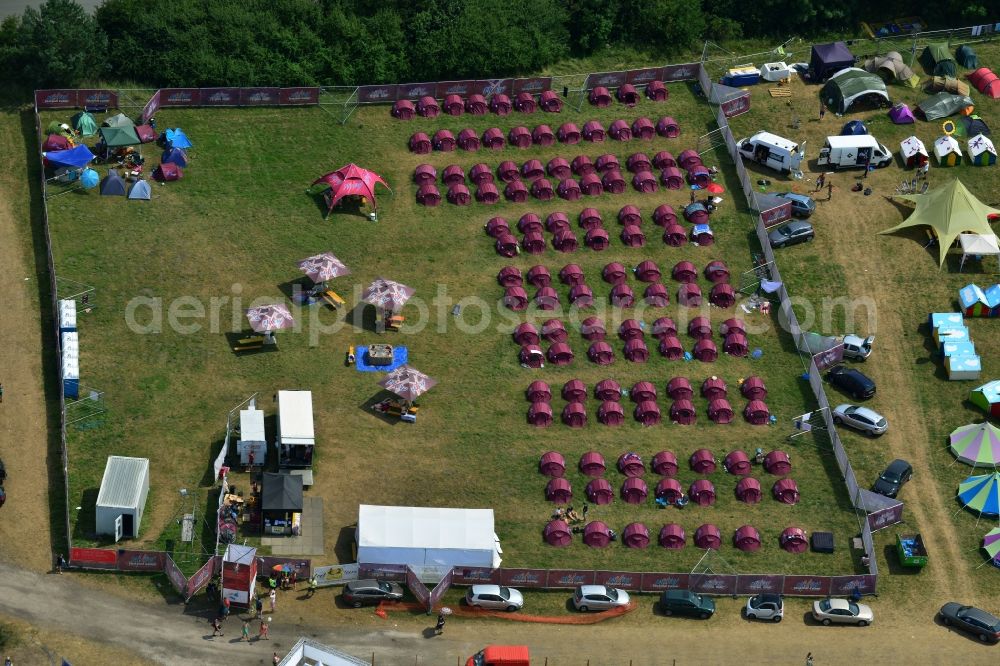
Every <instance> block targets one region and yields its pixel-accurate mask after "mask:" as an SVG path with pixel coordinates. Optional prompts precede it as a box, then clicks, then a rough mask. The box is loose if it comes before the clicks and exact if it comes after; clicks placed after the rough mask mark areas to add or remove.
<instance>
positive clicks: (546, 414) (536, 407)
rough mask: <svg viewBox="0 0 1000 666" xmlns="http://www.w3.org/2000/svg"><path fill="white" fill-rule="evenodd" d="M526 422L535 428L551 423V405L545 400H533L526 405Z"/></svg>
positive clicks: (544, 426)
mask: <svg viewBox="0 0 1000 666" xmlns="http://www.w3.org/2000/svg"><path fill="white" fill-rule="evenodd" d="M528 423H529V424H531V425H533V426H535V427H536V428H548V427H549V426H550V425H552V406H551V405H549V403H547V402H533V403H531V405H530V406H529V407H528Z"/></svg>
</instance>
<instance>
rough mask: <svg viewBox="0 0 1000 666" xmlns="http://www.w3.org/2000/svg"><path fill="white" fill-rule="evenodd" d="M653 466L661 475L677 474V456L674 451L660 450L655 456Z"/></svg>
mask: <svg viewBox="0 0 1000 666" xmlns="http://www.w3.org/2000/svg"><path fill="white" fill-rule="evenodd" d="M652 468H653V471H654V472H655V473H657V474H659V475H660V476H670V477H673V476H677V456H675V455H674V452H673V451H660V452H659V453H657V454H656V455H655V456H653V464H652ZM657 497H659V494H657Z"/></svg>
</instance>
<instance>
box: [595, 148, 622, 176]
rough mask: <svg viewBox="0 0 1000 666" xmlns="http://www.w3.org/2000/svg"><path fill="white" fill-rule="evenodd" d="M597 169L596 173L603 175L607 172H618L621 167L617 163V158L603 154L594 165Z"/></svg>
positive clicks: (609, 154)
mask: <svg viewBox="0 0 1000 666" xmlns="http://www.w3.org/2000/svg"><path fill="white" fill-rule="evenodd" d="M594 164H595V165H596V167H597V171H598V172H600V173H601V174H605V173H607V172H609V171H618V170H620V169H621V165H620V164H619V162H618V158H617V157H615V156H614V155H612V154H611V153H605V154H604V155H600V156H598V158H597V162H595V163H594Z"/></svg>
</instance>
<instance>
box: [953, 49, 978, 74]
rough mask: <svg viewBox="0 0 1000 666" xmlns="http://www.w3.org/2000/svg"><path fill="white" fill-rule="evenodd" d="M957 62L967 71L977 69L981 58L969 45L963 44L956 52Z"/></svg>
mask: <svg viewBox="0 0 1000 666" xmlns="http://www.w3.org/2000/svg"><path fill="white" fill-rule="evenodd" d="M955 60H957V61H958V64H959V65H961V66H962V67H964V68H966V69H976V68H977V67H979V56H977V55H976V52H975V51H974V50H973V48H972V47H971V46H969V45H968V44H962V45H961V46H959V47H958V49H957V50H956V51H955Z"/></svg>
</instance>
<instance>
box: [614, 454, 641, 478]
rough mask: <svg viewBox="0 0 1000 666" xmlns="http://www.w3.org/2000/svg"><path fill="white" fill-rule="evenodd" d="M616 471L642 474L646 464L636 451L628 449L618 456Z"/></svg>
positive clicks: (628, 474)
mask: <svg viewBox="0 0 1000 666" xmlns="http://www.w3.org/2000/svg"><path fill="white" fill-rule="evenodd" d="M618 471H619V472H621V473H622V474H624V475H625V476H642V475H644V474H645V473H646V464H645V463H644V462H642V457H640V456H639V454H638V453H633V452H631V451H629V452H626V453H623V454H621V455H620V456H618Z"/></svg>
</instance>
